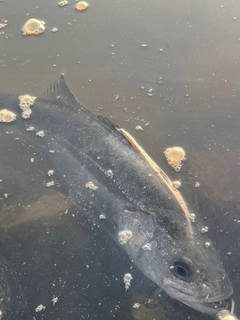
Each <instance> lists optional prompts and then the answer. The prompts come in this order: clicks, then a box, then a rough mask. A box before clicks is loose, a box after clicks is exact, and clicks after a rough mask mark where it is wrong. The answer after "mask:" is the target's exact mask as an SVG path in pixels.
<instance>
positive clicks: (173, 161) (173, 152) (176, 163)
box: [164, 147, 186, 172]
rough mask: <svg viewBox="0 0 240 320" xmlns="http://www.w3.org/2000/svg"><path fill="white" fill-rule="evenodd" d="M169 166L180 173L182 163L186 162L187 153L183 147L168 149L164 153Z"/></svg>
mask: <svg viewBox="0 0 240 320" xmlns="http://www.w3.org/2000/svg"><path fill="white" fill-rule="evenodd" d="M164 154H165V157H166V159H167V162H168V164H169V165H170V166H171V167H172V168H173V169H174V170H175V171H177V172H178V171H180V169H181V167H182V161H184V160H186V158H185V151H184V150H183V148H181V147H172V148H167V149H166V150H165V151H164Z"/></svg>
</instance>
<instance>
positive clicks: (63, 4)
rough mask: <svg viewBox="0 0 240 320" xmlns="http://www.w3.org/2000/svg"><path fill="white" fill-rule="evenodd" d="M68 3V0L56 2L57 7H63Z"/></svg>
mask: <svg viewBox="0 0 240 320" xmlns="http://www.w3.org/2000/svg"><path fill="white" fill-rule="evenodd" d="M67 4H68V1H60V2H58V5H59V7H64V6H66V5H67Z"/></svg>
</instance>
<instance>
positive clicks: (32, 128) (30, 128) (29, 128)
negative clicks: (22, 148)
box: [26, 127, 35, 131]
mask: <svg viewBox="0 0 240 320" xmlns="http://www.w3.org/2000/svg"><path fill="white" fill-rule="evenodd" d="M34 130H35V128H34V127H27V129H26V131H34Z"/></svg>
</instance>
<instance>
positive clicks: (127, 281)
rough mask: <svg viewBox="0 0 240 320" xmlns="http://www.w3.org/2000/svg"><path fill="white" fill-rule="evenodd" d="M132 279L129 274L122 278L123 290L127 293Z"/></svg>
mask: <svg viewBox="0 0 240 320" xmlns="http://www.w3.org/2000/svg"><path fill="white" fill-rule="evenodd" d="M132 279H133V277H132V275H131V273H126V274H125V275H124V277H123V282H124V284H125V290H126V291H127V290H128V289H129V288H130V285H131V280H132Z"/></svg>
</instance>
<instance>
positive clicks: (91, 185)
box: [85, 181, 98, 190]
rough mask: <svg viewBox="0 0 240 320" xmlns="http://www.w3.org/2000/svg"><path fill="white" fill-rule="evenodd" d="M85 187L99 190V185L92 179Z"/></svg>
mask: <svg viewBox="0 0 240 320" xmlns="http://www.w3.org/2000/svg"><path fill="white" fill-rule="evenodd" d="M85 187H86V188H88V189H91V190H97V189H98V187H97V186H96V185H95V184H94V183H93V182H92V181H89V182H88V183H86V184H85Z"/></svg>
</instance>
